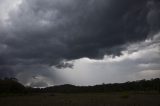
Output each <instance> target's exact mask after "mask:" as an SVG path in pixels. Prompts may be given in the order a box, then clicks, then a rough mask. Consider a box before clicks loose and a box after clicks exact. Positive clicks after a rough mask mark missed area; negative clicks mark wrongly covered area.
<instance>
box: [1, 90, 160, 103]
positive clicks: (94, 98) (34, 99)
mask: <svg viewBox="0 0 160 106" xmlns="http://www.w3.org/2000/svg"><path fill="white" fill-rule="evenodd" d="M0 106H160V94H158V93H133V92H132V93H131V92H130V93H128V92H122V93H82V94H32V95H9V96H0Z"/></svg>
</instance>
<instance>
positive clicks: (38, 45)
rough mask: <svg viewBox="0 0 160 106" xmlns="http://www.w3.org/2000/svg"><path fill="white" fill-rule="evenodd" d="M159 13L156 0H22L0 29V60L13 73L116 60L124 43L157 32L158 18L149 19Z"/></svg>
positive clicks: (144, 37) (138, 39)
mask: <svg viewBox="0 0 160 106" xmlns="http://www.w3.org/2000/svg"><path fill="white" fill-rule="evenodd" d="M159 11H160V9H159V1H158V0H151V1H150V0H141V1H139V0H134V1H130V0H121V1H119V0H101V1H97V0H85V1H82V0H23V1H22V3H21V4H20V5H19V7H18V8H17V9H15V10H13V11H10V13H9V19H8V20H7V22H5V25H3V27H1V25H0V31H1V32H0V38H1V39H0V49H1V50H0V56H1V57H3V60H5V65H11V66H14V70H19V69H23V68H26V67H23V68H19V67H17V65H22V66H25V65H27V66H28V67H29V66H30V65H32V66H33V65H37V64H42V65H47V66H48V67H50V66H52V65H55V66H56V65H57V64H59V65H57V66H60V67H62V66H63V67H66V66H71V65H70V64H62V61H63V60H66V61H67V60H74V59H79V58H82V57H88V58H94V59H102V58H103V56H104V55H105V54H110V55H115V56H116V55H120V54H121V51H122V50H124V49H126V47H125V46H124V45H125V44H126V43H130V42H137V41H141V40H145V39H146V38H147V37H148V35H149V34H150V32H157V31H158V30H159V28H160V27H159V26H160V23H159V20H158V19H159V18H156V19H155V18H153V17H155V16H156V17H159V14H160V13H159ZM1 21H2V20H0V22H1ZM3 24H4V23H3ZM4 26H5V27H4ZM151 35H152V34H151ZM1 63H2V62H1V60H0V65H3V64H1ZM32 68H33V67H32ZM32 68H29V69H28V70H30V73H32V71H33V69H34V68H33V69H32ZM42 69H43V70H47V68H46V69H45V68H42ZM34 70H39V68H37V67H36V69H34ZM14 72H15V71H14ZM20 72H21V71H17V72H15V73H16V74H18V73H20ZM25 72H28V71H25ZM47 72H48V71H46V73H47ZM33 73H34V72H33ZM37 73H41V74H43V72H42V71H39V72H37ZM48 73H49V72H48ZM2 75H3V74H2ZM44 76H47V75H44ZM54 80H56V79H54Z"/></svg>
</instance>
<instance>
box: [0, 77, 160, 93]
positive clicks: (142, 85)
mask: <svg viewBox="0 0 160 106" xmlns="http://www.w3.org/2000/svg"><path fill="white" fill-rule="evenodd" d="M124 91H144V92H145V91H158V92H160V78H156V79H151V80H139V81H133V82H126V83H114V84H102V85H95V86H74V85H69V84H66V85H59V86H52V87H47V88H31V87H24V86H23V85H22V84H20V83H19V82H18V81H17V80H16V79H15V78H6V79H3V80H2V79H1V80H0V94H2V93H90V92H91V93H93V92H124Z"/></svg>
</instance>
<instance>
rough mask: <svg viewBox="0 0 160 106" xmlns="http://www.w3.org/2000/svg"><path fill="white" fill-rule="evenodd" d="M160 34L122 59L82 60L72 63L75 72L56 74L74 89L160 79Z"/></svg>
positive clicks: (130, 48)
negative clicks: (75, 87)
mask: <svg viewBox="0 0 160 106" xmlns="http://www.w3.org/2000/svg"><path fill="white" fill-rule="evenodd" d="M159 41H160V34H157V35H155V36H154V38H153V39H148V40H145V41H143V42H140V43H134V44H130V45H129V46H128V47H127V50H125V51H122V55H121V56H116V57H113V56H107V55H106V56H105V57H104V59H103V60H94V59H89V58H81V59H78V60H74V61H70V62H71V63H72V62H73V63H74V67H73V69H70V68H66V69H55V67H52V68H53V69H54V70H56V71H54V73H56V74H57V75H59V76H60V77H62V78H64V79H65V80H66V81H68V82H69V83H70V84H74V85H95V84H102V83H119V82H126V81H133V80H141V79H151V78H156V77H160V70H159V69H160V42H159Z"/></svg>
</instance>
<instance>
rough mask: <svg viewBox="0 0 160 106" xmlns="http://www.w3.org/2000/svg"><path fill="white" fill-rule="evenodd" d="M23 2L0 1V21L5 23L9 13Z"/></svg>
mask: <svg viewBox="0 0 160 106" xmlns="http://www.w3.org/2000/svg"><path fill="white" fill-rule="evenodd" d="M22 1H23V0H2V1H0V21H2V22H5V21H7V20H8V19H9V14H10V12H11V11H13V10H16V9H18V7H19V5H20V4H21V3H22Z"/></svg>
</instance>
